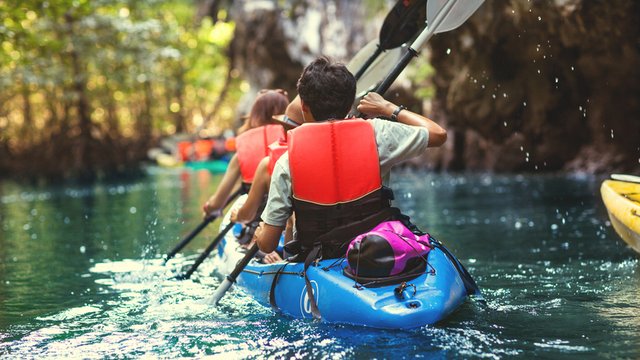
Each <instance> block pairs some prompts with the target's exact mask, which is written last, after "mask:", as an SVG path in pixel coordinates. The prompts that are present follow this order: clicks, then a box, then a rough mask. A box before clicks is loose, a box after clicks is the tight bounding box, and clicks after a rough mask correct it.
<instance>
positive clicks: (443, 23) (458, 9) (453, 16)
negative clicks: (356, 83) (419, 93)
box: [374, 0, 484, 95]
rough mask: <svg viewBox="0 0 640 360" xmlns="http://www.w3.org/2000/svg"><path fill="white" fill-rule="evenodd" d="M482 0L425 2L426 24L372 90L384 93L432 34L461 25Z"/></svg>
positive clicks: (434, 0)
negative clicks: (396, 62)
mask: <svg viewBox="0 0 640 360" xmlns="http://www.w3.org/2000/svg"><path fill="white" fill-rule="evenodd" d="M483 2H484V0H429V2H428V3H427V23H428V26H427V27H426V28H425V29H424V30H423V31H422V32H421V33H420V35H418V37H417V38H416V40H415V41H414V42H413V43H412V44H411V46H410V47H409V48H408V49H407V52H405V54H404V55H403V56H402V59H400V62H399V63H398V64H397V65H396V66H395V67H394V68H393V70H392V71H391V72H390V73H389V75H387V77H386V78H385V79H384V80H383V81H382V82H381V83H380V84H379V85H378V87H376V89H375V90H374V91H375V92H376V93H378V94H380V95H384V93H385V92H386V91H387V90H389V87H390V86H391V84H392V83H393V82H394V81H395V80H396V79H397V78H398V76H399V75H400V73H402V71H403V70H404V68H406V67H407V65H408V64H409V62H411V59H413V58H414V57H417V56H418V51H419V50H420V48H421V47H422V45H424V43H426V42H427V41H429V39H430V38H431V37H432V36H433V35H434V34H438V33H442V32H446V31H450V30H453V29H455V28H457V27H459V26H460V25H462V24H463V23H464V22H465V21H467V19H468V18H469V17H471V15H472V14H473V13H474V12H475V11H476V10H477V9H478V8H479V7H480V5H482V3H483Z"/></svg>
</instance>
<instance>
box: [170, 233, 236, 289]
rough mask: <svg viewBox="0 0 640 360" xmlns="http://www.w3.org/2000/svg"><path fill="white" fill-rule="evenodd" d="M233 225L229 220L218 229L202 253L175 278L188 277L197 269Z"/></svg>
mask: <svg viewBox="0 0 640 360" xmlns="http://www.w3.org/2000/svg"><path fill="white" fill-rule="evenodd" d="M233 225H235V223H234V222H229V224H227V226H226V227H225V228H224V229H222V231H220V233H219V234H218V236H216V238H215V239H213V241H212V242H211V244H209V246H207V248H206V249H204V251H203V252H202V254H200V256H199V257H198V258H197V259H196V261H195V262H194V263H193V265H191V268H189V270H188V271H187V272H186V273H184V275H179V276H177V277H176V279H177V280H185V279H188V278H190V277H191V275H192V274H193V273H194V272H195V271H196V269H198V266H200V264H202V262H203V261H204V259H206V258H207V256H209V254H211V252H212V251H213V249H215V248H216V247H217V246H218V243H219V242H220V240H222V238H223V237H224V236H225V235H227V233H228V232H229V230H231V228H232V227H233Z"/></svg>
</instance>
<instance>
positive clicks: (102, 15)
mask: <svg viewBox="0 0 640 360" xmlns="http://www.w3.org/2000/svg"><path fill="white" fill-rule="evenodd" d="M195 10H196V7H195V6H194V5H193V4H192V3H191V2H183V1H179V0H150V1H144V2H142V1H133V0H128V1H127V0H56V1H52V2H46V1H36V0H26V1H19V2H18V1H6V0H0V13H1V14H3V16H2V19H0V49H1V50H0V104H1V105H0V149H2V148H5V149H8V151H9V152H10V153H12V154H24V153H26V152H27V151H28V150H29V148H31V147H33V146H35V145H37V144H41V143H44V142H47V141H53V140H55V141H65V139H67V140H66V141H72V140H73V139H76V138H84V140H88V141H92V142H96V141H97V142H101V141H102V142H104V141H107V140H109V141H110V142H111V143H123V141H124V140H126V139H129V140H127V141H134V142H136V141H137V143H138V144H141V143H142V144H143V145H144V143H148V142H149V141H150V139H152V138H154V137H158V136H162V135H166V134H171V133H173V132H176V131H193V130H194V129H195V128H196V127H202V126H211V125H213V126H214V127H215V128H216V129H222V128H224V127H225V126H226V125H227V124H229V123H231V121H232V120H233V107H234V105H235V103H236V101H237V99H238V98H239V97H240V95H241V92H240V90H239V85H240V80H239V79H237V76H236V78H234V79H233V80H232V81H231V83H230V86H229V87H228V88H227V97H226V101H224V102H222V103H221V104H220V109H216V110H217V111H216V114H217V115H219V116H218V117H217V118H215V119H212V120H213V121H212V124H204V123H203V122H204V120H205V119H208V118H209V117H210V115H211V114H212V113H213V112H214V109H213V104H214V103H216V101H215V100H216V99H217V97H218V96H219V95H220V93H221V91H222V89H223V85H224V81H225V79H226V77H227V74H228V73H229V60H228V58H227V56H226V53H225V52H226V49H227V47H228V45H229V42H230V41H231V39H232V34H233V31H234V24H233V23H232V22H226V21H225V18H226V14H224V13H222V14H220V16H219V19H217V20H218V21H215V22H214V21H212V19H205V20H204V21H202V22H201V23H200V24H196V23H194V19H195ZM83 114H84V115H87V116H84V115H83ZM87 120H88V121H87ZM25 134H28V136H24V135H25ZM53 134H58V135H60V136H59V137H56V138H55V139H54V138H53ZM123 139H124V140H123ZM142 147H143V146H142ZM0 151H1V150H0ZM61 156H64V154H61ZM2 165H3V164H2V162H0V168H1V167H2ZM80 166H82V165H80Z"/></svg>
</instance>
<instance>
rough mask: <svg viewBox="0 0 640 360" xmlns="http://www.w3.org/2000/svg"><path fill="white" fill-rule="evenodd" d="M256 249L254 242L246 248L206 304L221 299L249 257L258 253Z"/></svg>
mask: <svg viewBox="0 0 640 360" xmlns="http://www.w3.org/2000/svg"><path fill="white" fill-rule="evenodd" d="M258 250H259V249H258V244H257V243H254V244H253V245H252V246H251V247H250V248H249V250H247V253H246V254H245V255H244V257H243V258H242V259H241V260H240V261H239V262H238V264H237V265H236V267H235V268H234V269H233V271H232V272H231V274H229V275H227V277H225V279H224V281H222V284H220V286H218V288H217V289H216V292H215V293H213V296H211V298H210V299H209V300H208V301H207V303H208V304H210V305H213V306H216V305H218V303H219V302H220V299H222V297H223V296H224V294H226V293H227V290H229V288H230V287H231V285H233V283H235V282H236V279H237V278H238V275H240V273H241V272H242V270H244V268H245V267H247V264H249V262H250V261H251V259H253V257H254V256H255V255H256V254H257V253H258Z"/></svg>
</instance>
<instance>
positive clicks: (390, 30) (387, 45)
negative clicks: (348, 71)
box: [354, 0, 427, 81]
mask: <svg viewBox="0 0 640 360" xmlns="http://www.w3.org/2000/svg"><path fill="white" fill-rule="evenodd" d="M426 2H427V1H426V0H416V1H413V2H412V3H411V4H409V5H407V4H405V3H404V0H399V1H398V2H397V3H396V5H395V6H394V7H393V9H391V12H390V13H389V14H388V15H387V17H386V18H385V19H384V23H383V24H382V28H381V29H380V35H379V36H378V38H379V43H378V46H377V47H376V51H375V52H374V53H373V54H371V56H369V58H368V59H367V61H366V62H365V63H364V64H362V66H361V67H360V69H358V71H357V72H356V73H355V75H354V77H355V78H356V81H358V80H359V79H360V78H361V77H362V75H364V73H365V72H366V71H367V70H368V69H369V67H370V66H371V65H372V64H373V63H374V62H375V61H376V59H377V58H378V56H380V54H382V53H383V52H384V51H385V50H389V49H394V48H396V47H398V46H401V45H402V44H404V43H405V42H407V41H409V40H411V38H412V37H413V36H414V35H415V34H416V32H417V31H415V30H413V29H411V26H409V21H411V20H412V16H413V15H414V13H415V11H417V10H418V8H420V7H424V6H425V4H426ZM398 7H400V8H399V9H401V10H397V9H398ZM397 12H400V14H401V15H399V16H398V15H397ZM413 20H415V19H413Z"/></svg>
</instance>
